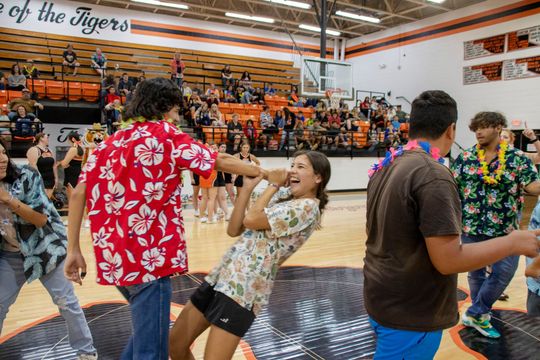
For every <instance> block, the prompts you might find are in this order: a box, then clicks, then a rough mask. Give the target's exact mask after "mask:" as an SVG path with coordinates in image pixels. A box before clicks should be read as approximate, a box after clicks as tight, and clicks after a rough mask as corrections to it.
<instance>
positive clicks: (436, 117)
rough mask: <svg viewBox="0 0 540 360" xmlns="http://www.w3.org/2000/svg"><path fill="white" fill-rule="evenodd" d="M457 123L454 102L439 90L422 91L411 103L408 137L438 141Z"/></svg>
mask: <svg viewBox="0 0 540 360" xmlns="http://www.w3.org/2000/svg"><path fill="white" fill-rule="evenodd" d="M456 121H457V104H456V101H455V100H454V99H453V98H452V97H451V96H450V95H448V94H447V93H446V92H444V91H441V90H428V91H424V92H423V93H421V94H420V95H418V97H417V98H416V99H414V101H413V103H412V109H411V120H410V130H409V136H410V137H411V138H412V139H417V138H421V137H424V138H426V139H432V140H435V139H438V138H440V137H441V136H442V134H444V132H445V131H446V129H448V127H449V126H450V125H452V124H453V123H455V122H456Z"/></svg>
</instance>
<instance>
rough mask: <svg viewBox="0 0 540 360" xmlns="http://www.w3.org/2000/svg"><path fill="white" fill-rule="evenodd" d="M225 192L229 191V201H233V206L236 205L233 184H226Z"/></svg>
mask: <svg viewBox="0 0 540 360" xmlns="http://www.w3.org/2000/svg"><path fill="white" fill-rule="evenodd" d="M225 191H227V194H229V199H230V200H231V204H234V199H235V195H234V185H233V184H232V183H227V184H225Z"/></svg>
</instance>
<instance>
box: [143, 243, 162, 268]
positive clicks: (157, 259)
mask: <svg viewBox="0 0 540 360" xmlns="http://www.w3.org/2000/svg"><path fill="white" fill-rule="evenodd" d="M164 253H165V249H161V250H160V249H158V248H153V249H150V250H146V251H145V252H143V254H142V260H141V265H142V266H143V267H144V268H145V269H146V270H148V271H149V272H152V271H154V270H155V269H156V267H161V266H163V264H164V263H165V257H164V256H163V254H164Z"/></svg>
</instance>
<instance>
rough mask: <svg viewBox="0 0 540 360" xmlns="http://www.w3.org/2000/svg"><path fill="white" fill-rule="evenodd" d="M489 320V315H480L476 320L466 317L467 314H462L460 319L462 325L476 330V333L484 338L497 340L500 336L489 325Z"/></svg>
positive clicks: (472, 317)
mask: <svg viewBox="0 0 540 360" xmlns="http://www.w3.org/2000/svg"><path fill="white" fill-rule="evenodd" d="M490 319H491V317H490V316H489V314H486V315H481V316H480V317H479V318H476V317H474V316H469V315H467V313H464V314H463V316H462V317H461V321H463V325H465V326H467V327H472V328H474V329H476V331H478V332H479V333H480V334H482V335H484V336H485V337H488V338H492V339H498V338H500V337H501V334H500V333H499V332H498V331H497V329H495V328H494V327H493V325H491V323H490Z"/></svg>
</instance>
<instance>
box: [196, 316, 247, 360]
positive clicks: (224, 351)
mask: <svg viewBox="0 0 540 360" xmlns="http://www.w3.org/2000/svg"><path fill="white" fill-rule="evenodd" d="M240 339H241V338H240V337H239V336H236V335H233V334H231V333H230V332H228V331H225V330H223V329H221V328H219V327H217V326H215V325H211V326H210V334H209V335H208V340H207V341H206V348H205V349H204V358H205V359H207V360H230V359H232V357H233V355H234V352H235V351H236V348H237V347H238V343H239V342H240Z"/></svg>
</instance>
